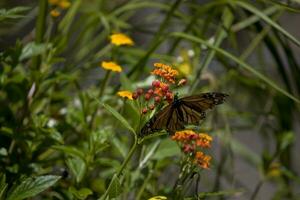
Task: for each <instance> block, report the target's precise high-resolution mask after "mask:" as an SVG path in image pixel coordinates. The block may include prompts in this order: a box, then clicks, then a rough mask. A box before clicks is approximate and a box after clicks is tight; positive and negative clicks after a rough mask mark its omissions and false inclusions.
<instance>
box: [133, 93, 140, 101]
mask: <svg viewBox="0 0 300 200" xmlns="http://www.w3.org/2000/svg"><path fill="white" fill-rule="evenodd" d="M132 98H133V99H134V100H136V99H137V98H139V95H138V94H137V92H134V93H132Z"/></svg>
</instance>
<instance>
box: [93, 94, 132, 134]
mask: <svg viewBox="0 0 300 200" xmlns="http://www.w3.org/2000/svg"><path fill="white" fill-rule="evenodd" d="M96 100H97V99H96ZM97 101H98V103H99V104H101V105H102V106H103V107H104V108H105V109H106V110H107V111H109V112H110V113H111V114H112V115H113V116H114V117H115V118H117V119H118V120H119V121H120V122H121V124H122V125H123V126H124V127H125V128H127V129H128V130H129V131H131V132H132V133H134V134H136V133H135V131H134V129H133V128H132V127H131V126H130V125H129V123H128V121H127V120H126V119H125V118H124V117H123V116H122V115H120V114H119V113H118V112H117V111H116V110H115V109H114V108H112V107H110V106H109V105H107V104H105V103H101V102H100V101H99V100H97Z"/></svg>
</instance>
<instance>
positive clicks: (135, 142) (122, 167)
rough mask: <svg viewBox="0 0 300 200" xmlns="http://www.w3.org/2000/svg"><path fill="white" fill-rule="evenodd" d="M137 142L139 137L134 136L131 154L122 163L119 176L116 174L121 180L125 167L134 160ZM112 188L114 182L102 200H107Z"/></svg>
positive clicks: (110, 184)
mask: <svg viewBox="0 0 300 200" xmlns="http://www.w3.org/2000/svg"><path fill="white" fill-rule="evenodd" d="M137 141H138V138H137V135H136V134H134V143H133V145H132V147H131V149H130V150H129V152H128V154H127V156H126V158H125V160H124V161H123V163H122V165H121V167H120V169H119V170H118V172H117V174H116V175H117V178H119V177H120V176H121V175H122V172H123V170H124V169H125V167H126V166H127V164H128V162H129V161H130V159H131V158H132V156H133V153H134V152H135V150H136V148H137V145H138V143H137ZM112 180H113V179H112ZM111 187H112V181H110V183H109V186H108V188H107V189H106V191H105V193H104V195H103V197H102V198H101V199H102V200H105V199H106V198H107V196H108V192H109V190H110V188H111Z"/></svg>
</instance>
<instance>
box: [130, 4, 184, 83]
mask: <svg viewBox="0 0 300 200" xmlns="http://www.w3.org/2000/svg"><path fill="white" fill-rule="evenodd" d="M181 2H182V0H176V1H175V2H174V3H173V5H172V7H171V8H170V10H169V12H168V14H167V16H166V18H165V19H164V21H163V22H162V23H161V25H160V27H159V29H158V31H157V32H156V33H155V35H154V36H153V39H152V40H151V42H150V47H149V48H148V49H149V51H148V52H147V53H146V54H145V55H144V56H143V57H142V58H141V59H140V60H139V61H138V62H137V63H136V64H135V65H134V66H133V67H132V69H131V70H130V71H129V72H128V74H127V76H128V77H131V76H132V75H133V74H134V72H135V71H136V70H139V72H141V71H143V69H144V67H145V64H146V62H147V60H148V58H149V57H150V55H151V54H152V53H153V52H154V50H155V49H156V48H157V47H158V46H159V44H160V43H161V42H162V41H163V40H162V38H164V32H165V30H166V28H167V27H168V25H169V23H170V21H171V19H172V16H173V14H174V12H175V11H176V9H177V8H178V7H179V5H180V4H181Z"/></svg>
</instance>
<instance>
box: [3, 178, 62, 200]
mask: <svg viewBox="0 0 300 200" xmlns="http://www.w3.org/2000/svg"><path fill="white" fill-rule="evenodd" d="M59 179H60V176H54V175H46V176H39V177H29V178H26V179H25V180H23V181H22V182H21V183H20V184H19V185H18V186H17V187H15V188H14V189H13V190H12V191H11V192H10V193H9V195H8V197H7V200H21V199H26V198H29V197H33V196H35V195H37V194H38V193H40V192H42V191H44V190H45V189H47V188H49V187H51V186H52V185H54V184H55V183H56V182H57V181H58V180H59Z"/></svg>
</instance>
